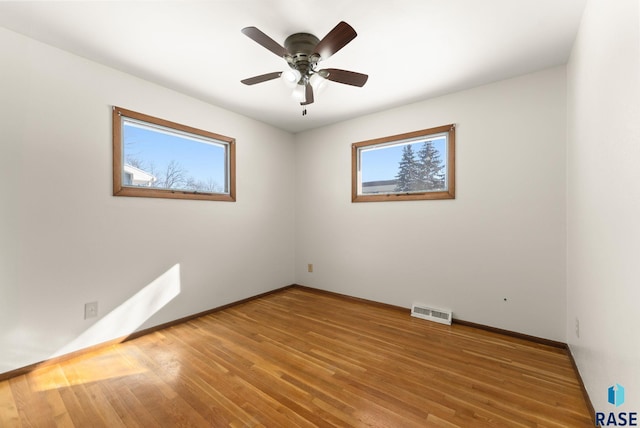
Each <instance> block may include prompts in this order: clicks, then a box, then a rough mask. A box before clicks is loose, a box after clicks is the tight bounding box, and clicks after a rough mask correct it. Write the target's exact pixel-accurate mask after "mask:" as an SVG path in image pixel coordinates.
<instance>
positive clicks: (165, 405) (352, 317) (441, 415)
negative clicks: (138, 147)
mask: <svg viewBox="0 0 640 428" xmlns="http://www.w3.org/2000/svg"><path fill="white" fill-rule="evenodd" d="M0 426H2V427H20V426H23V427H55V426H59V427H73V426H75V427H101V426H104V427H118V426H126V427H145V428H146V427H158V426H164V427H178V426H184V427H187V426H188V427H225V426H230V427H244V426H265V427H290V426H303V427H307V426H340V427H343V426H376V427H414V426H416V427H418V426H419V427H430V426H433V427H483V426H488V427H587V426H593V425H592V421H591V415H590V414H589V411H588V409H587V406H586V404H585V402H584V399H583V397H582V393H581V389H580V385H579V382H578V380H577V378H576V374H575V373H574V371H573V368H572V366H571V362H570V360H569V357H568V356H567V355H566V352H565V351H564V350H563V349H559V348H555V347H552V346H547V345H542V344H537V343H533V342H529V341H525V340H522V339H517V338H513V337H507V336H503V335H500V334H496V333H492V332H487V331H483V330H478V329H474V328H471V327H468V326H461V325H455V324H454V325H453V326H445V325H440V324H434V323H431V322H428V321H424V320H420V319H416V318H412V317H410V316H409V313H408V311H400V310H397V309H394V308H389V307H381V306H379V305H370V304H367V303H363V302H356V301H352V300H348V299H343V298H340V297H337V296H332V295H328V294H324V293H318V292H313V291H310V290H307V289H304V288H297V287H294V288H289V289H286V290H284V291H282V292H278V293H274V294H271V295H268V296H266V297H261V298H259V299H257V300H253V301H250V302H246V303H242V304H240V305H237V306H234V307H231V308H227V309H224V310H222V311H220V312H216V313H213V314H210V315H207V316H204V317H201V318H198V319H194V320H191V321H189V322H186V323H184V324H180V325H177V326H173V327H170V328H167V329H164V330H160V331H157V332H154V333H151V334H149V335H146V336H143V337H139V338H137V339H134V340H131V341H128V342H125V343H122V344H118V345H113V346H109V347H107V348H104V349H100V350H98V351H94V352H90V353H87V354H84V355H82V356H79V357H76V358H73V359H71V360H68V361H65V362H62V363H59V364H53V365H50V366H45V367H42V368H38V369H36V370H34V371H32V372H30V373H28V374H26V375H21V376H17V377H14V378H12V379H9V380H7V381H3V382H0Z"/></svg>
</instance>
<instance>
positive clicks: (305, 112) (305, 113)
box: [302, 107, 307, 116]
mask: <svg viewBox="0 0 640 428" xmlns="http://www.w3.org/2000/svg"><path fill="white" fill-rule="evenodd" d="M302 115H303V116H306V115H307V108H306V107H305V108H303V109H302Z"/></svg>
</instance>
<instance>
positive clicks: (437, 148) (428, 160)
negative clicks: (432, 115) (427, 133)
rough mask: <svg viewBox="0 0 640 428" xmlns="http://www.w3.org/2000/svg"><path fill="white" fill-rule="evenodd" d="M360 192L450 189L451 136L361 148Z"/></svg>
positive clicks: (436, 190)
mask: <svg viewBox="0 0 640 428" xmlns="http://www.w3.org/2000/svg"><path fill="white" fill-rule="evenodd" d="M359 152H360V153H359V158H360V172H361V180H362V186H361V191H360V192H359V193H360V194H377V193H407V192H439V191H446V190H447V136H446V135H439V136H437V137H432V138H428V139H415V140H409V141H401V142H397V143H393V144H388V143H384V144H380V145H374V146H369V147H363V148H360V149H359Z"/></svg>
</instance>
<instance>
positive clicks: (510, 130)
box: [296, 67, 566, 341]
mask: <svg viewBox="0 0 640 428" xmlns="http://www.w3.org/2000/svg"><path fill="white" fill-rule="evenodd" d="M565 95H566V87H565V68H564V67H559V68H554V69H550V70H546V71H542V72H538V73H534V74H530V75H526V76H523V77H519V78H515V79H511V80H507V81H503V82H499V83H495V84H491V85H487V86H483V87H479V88H476V89H472V90H468V91H464V92H460V93H456V94H452V95H448V96H444V97H441V98H437V99H432V100H428V101H424V102H420V103H417V104H413V105H408V106H405V107H401V108H397V109H394V110H389V111H385V112H382V113H379V114H374V115H370V116H367V117H362V118H359V119H355V120H350V121H347V122H343V123H340V124H337V125H334V126H329V127H326V128H322V129H318V130H315V131H310V132H305V133H300V134H297V135H296V163H297V170H296V282H297V283H298V284H303V285H308V286H311V287H317V288H321V289H326V290H330V291H336V292H339V293H344V294H348V295H353V296H358V297H362V298H366V299H371V300H375V301H380V302H385V303H389V304H394V305H398V306H403V307H409V306H411V304H412V302H414V301H418V302H423V303H426V304H430V305H434V306H436V307H444V308H450V309H452V310H453V311H454V317H457V318H459V319H464V320H468V321H473V322H476V323H481V324H486V325H491V326H495V327H499V328H504V329H508V330H513V331H518V332H522V333H526V334H531V335H535V336H539V337H544V338H549V339H553V340H561V341H564V340H565V328H564V326H565V313H566V312H565V311H566V300H565V299H566V289H565V236H566V228H565V149H566V118H565V113H566V98H565ZM448 123H455V124H456V125H457V128H456V139H457V149H456V168H457V173H456V176H457V177H456V178H457V184H456V199H455V200H441V201H412V202H377V203H352V202H351V194H350V189H351V187H350V186H351V158H350V156H351V150H350V147H351V143H354V142H358V141H362V140H367V139H372V138H377V137H384V136H388V135H395V134H399V133H403V132H408V131H414V130H418V129H424V128H430V127H434V126H439V125H445V124H448ZM307 263H313V264H314V272H313V273H308V272H307ZM504 298H507V301H506V302H505V301H504Z"/></svg>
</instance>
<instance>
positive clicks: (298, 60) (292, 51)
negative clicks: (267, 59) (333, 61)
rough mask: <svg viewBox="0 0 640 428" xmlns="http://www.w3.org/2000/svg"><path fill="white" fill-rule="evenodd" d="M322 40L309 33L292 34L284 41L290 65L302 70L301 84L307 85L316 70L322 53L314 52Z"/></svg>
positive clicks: (299, 82)
mask: <svg viewBox="0 0 640 428" xmlns="http://www.w3.org/2000/svg"><path fill="white" fill-rule="evenodd" d="M319 42H320V40H319V39H318V38H317V37H316V36H314V35H313V34H309V33H296V34H292V35H290V36H289V37H287V39H286V40H285V41H284V47H285V48H286V49H287V51H288V52H289V54H288V55H287V56H285V59H286V60H287V63H288V64H289V67H291V68H292V69H294V70H298V71H299V72H300V76H301V77H300V81H298V84H299V85H306V84H307V82H308V80H309V77H310V76H311V74H312V73H313V72H315V67H316V65H317V64H318V61H320V59H321V58H320V55H318V54H314V51H315V48H316V46H317V45H318V43H319Z"/></svg>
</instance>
